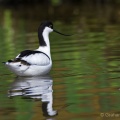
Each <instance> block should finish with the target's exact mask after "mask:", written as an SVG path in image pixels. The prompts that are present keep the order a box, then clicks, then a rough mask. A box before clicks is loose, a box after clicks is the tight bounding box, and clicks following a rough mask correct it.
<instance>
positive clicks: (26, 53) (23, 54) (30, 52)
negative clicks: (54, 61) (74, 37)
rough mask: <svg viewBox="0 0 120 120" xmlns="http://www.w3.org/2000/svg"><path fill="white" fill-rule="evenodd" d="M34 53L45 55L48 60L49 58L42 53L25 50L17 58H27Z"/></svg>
mask: <svg viewBox="0 0 120 120" xmlns="http://www.w3.org/2000/svg"><path fill="white" fill-rule="evenodd" d="M36 53H42V54H44V55H46V56H47V57H48V58H49V59H50V57H49V56H48V55H47V54H45V53H44V52H41V51H34V50H25V51H22V52H21V53H20V55H19V56H18V57H19V58H22V57H27V56H29V55H32V54H36Z"/></svg>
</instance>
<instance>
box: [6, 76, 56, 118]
mask: <svg viewBox="0 0 120 120" xmlns="http://www.w3.org/2000/svg"><path fill="white" fill-rule="evenodd" d="M52 85H53V80H52V78H51V77H50V76H37V77H17V78H16V80H15V81H14V82H13V83H12V84H11V86H10V89H9V91H8V96H9V97H14V96H23V97H25V98H32V99H41V101H42V111H43V115H44V116H55V115H57V111H56V110H53V107H52V105H53V90H52Z"/></svg>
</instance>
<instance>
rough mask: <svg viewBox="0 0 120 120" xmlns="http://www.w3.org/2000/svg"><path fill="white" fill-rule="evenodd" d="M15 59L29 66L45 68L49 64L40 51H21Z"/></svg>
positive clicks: (48, 59) (46, 56)
mask: <svg viewBox="0 0 120 120" xmlns="http://www.w3.org/2000/svg"><path fill="white" fill-rule="evenodd" d="M16 58H20V59H21V60H24V61H26V62H27V63H29V64H30V65H39V66H45V65H49V64H50V58H49V56H48V55H46V54H45V53H43V52H40V51H32V50H25V51H22V52H21V53H20V54H19V55H18V56H17V57H16Z"/></svg>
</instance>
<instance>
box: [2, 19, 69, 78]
mask: <svg viewBox="0 0 120 120" xmlns="http://www.w3.org/2000/svg"><path fill="white" fill-rule="evenodd" d="M53 31H54V32H56V33H59V34H61V35H64V36H70V35H66V34H63V33H60V32H58V31H56V30H54V29H53V24H52V22H50V21H44V22H42V23H41V25H40V26H39V28H38V38H39V44H40V46H39V48H38V49H36V50H24V51H22V52H21V53H20V54H18V55H17V57H16V58H15V59H13V60H8V61H7V62H4V64H5V65H6V66H7V67H8V68H9V69H10V70H11V71H12V72H13V73H15V74H16V75H18V76H39V75H46V74H48V73H49V72H50V70H51V67H52V59H51V53H50V42H49V33H51V32H53Z"/></svg>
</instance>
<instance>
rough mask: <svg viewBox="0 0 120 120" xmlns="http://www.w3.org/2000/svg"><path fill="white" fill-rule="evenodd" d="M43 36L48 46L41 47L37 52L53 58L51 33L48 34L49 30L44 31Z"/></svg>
mask: <svg viewBox="0 0 120 120" xmlns="http://www.w3.org/2000/svg"><path fill="white" fill-rule="evenodd" d="M42 36H43V39H44V41H45V43H46V46H39V48H38V49H37V50H39V51H42V52H44V53H45V54H47V55H48V56H49V57H50V58H51V54H50V42H49V32H47V30H44V31H43V33H42Z"/></svg>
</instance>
